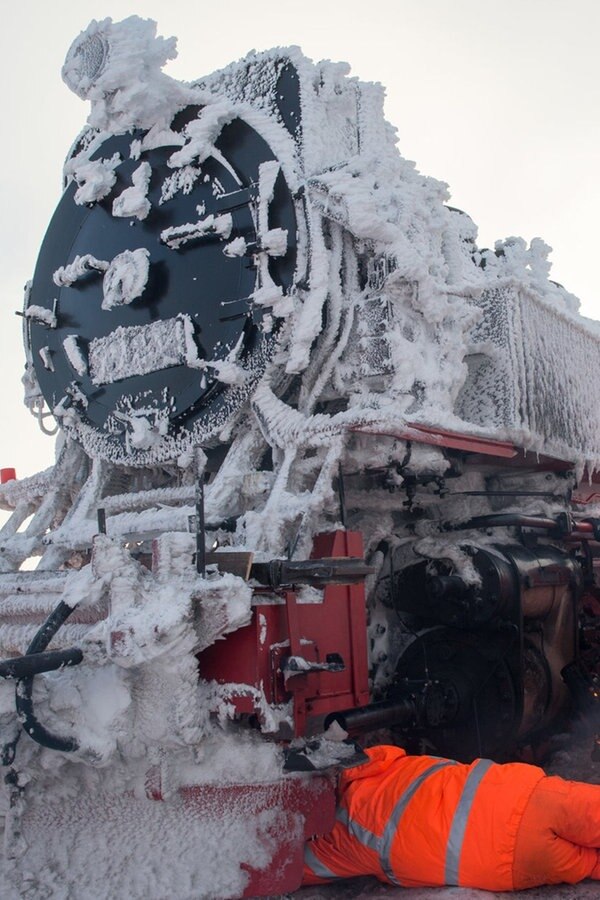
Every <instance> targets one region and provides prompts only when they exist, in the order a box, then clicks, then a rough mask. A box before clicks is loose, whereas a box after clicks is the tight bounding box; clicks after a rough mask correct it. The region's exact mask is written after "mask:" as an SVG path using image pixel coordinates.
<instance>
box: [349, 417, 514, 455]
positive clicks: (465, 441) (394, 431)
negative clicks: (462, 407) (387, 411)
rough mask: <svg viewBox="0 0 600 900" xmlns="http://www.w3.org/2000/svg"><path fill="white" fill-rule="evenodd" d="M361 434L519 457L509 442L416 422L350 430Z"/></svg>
mask: <svg viewBox="0 0 600 900" xmlns="http://www.w3.org/2000/svg"><path fill="white" fill-rule="evenodd" d="M350 430H351V431H355V432H357V433H359V434H373V435H381V436H382V437H393V438H399V439H400V440H402V441H415V442H416V443H420V444H433V445H435V446H439V447H448V449H452V450H465V451H466V452H468V453H481V454H483V455H484V456H498V457H501V458H503V459H505V458H506V459H510V458H512V457H515V456H517V454H518V453H519V450H518V448H517V447H515V445H514V444H511V443H510V442H509V441H496V440H493V439H492V438H486V437H481V436H479V435H473V434H460V433H459V432H457V431H447V430H446V429H444V428H433V427H432V426H430V425H421V424H419V423H416V422H407V423H406V425H402V426H401V427H398V428H390V429H387V428H381V427H379V426H377V425H360V426H356V427H354V428H351V429H350Z"/></svg>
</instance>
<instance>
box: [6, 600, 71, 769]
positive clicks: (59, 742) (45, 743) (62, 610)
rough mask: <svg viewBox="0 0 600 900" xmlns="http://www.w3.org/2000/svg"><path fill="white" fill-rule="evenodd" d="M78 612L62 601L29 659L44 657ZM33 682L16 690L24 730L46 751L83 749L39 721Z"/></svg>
mask: <svg viewBox="0 0 600 900" xmlns="http://www.w3.org/2000/svg"><path fill="white" fill-rule="evenodd" d="M74 609H75V607H74V606H69V604H68V603H64V602H63V601H62V600H61V602H60V603H59V604H58V606H57V607H56V608H55V609H54V610H53V611H52V612H51V613H50V615H49V616H48V618H47V619H46V621H45V622H44V624H43V625H42V627H41V628H40V629H39V631H38V632H37V634H36V635H35V637H34V638H33V640H32V642H31V643H30V645H29V647H28V648H27V652H26V654H25V655H26V656H29V655H30V654H32V653H42V652H43V651H44V650H45V649H46V647H47V646H48V644H49V643H50V641H51V640H52V638H53V637H54V635H55V634H56V632H57V631H58V629H59V628H60V626H61V625H62V624H63V623H64V622H65V621H66V620H67V619H68V618H69V616H70V615H71V613H72V612H73V610H74ZM33 679H34V676H33V675H28V676H26V677H25V678H19V680H18V681H17V686H16V690H15V705H16V708H17V717H18V720H19V722H20V723H21V725H22V727H23V730H24V731H25V732H26V733H27V734H28V735H29V737H30V738H31V739H32V740H34V741H36V742H37V743H38V744H41V745H42V747H47V748H48V749H49V750H61V751H62V752H63V753H71V752H73V751H74V750H77V749H78V748H79V742H78V741H77V740H75V738H62V737H58V736H57V735H55V734H52V732H50V731H48V730H47V729H46V728H45V727H44V726H43V725H42V724H41V722H39V721H38V720H37V718H36V716H35V713H34V710H33V697H32V695H33ZM14 744H15V746H16V740H15V741H14ZM9 746H10V745H9ZM7 750H8V747H5V748H4V751H3V757H4V758H6V757H7ZM8 756H10V753H8ZM13 758H14V753H13Z"/></svg>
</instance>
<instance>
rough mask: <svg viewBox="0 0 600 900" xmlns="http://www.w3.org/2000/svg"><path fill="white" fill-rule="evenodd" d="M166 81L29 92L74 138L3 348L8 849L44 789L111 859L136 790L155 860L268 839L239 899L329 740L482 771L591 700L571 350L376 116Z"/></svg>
mask: <svg viewBox="0 0 600 900" xmlns="http://www.w3.org/2000/svg"><path fill="white" fill-rule="evenodd" d="M132 48H133V49H132ZM172 50H173V48H172V46H171V45H170V44H169V42H164V41H163V40H162V39H157V38H156V37H155V31H154V28H153V26H152V23H144V22H141V20H137V19H135V17H132V19H131V20H126V22H123V23H117V24H114V23H112V22H111V21H110V20H105V21H104V22H100V23H97V22H95V23H92V25H91V26H90V27H89V28H88V29H87V31H86V32H84V33H83V34H82V35H81V36H80V37H79V38H78V39H77V40H76V41H75V43H74V44H73V46H72V48H71V50H70V52H69V56H68V57H67V62H66V64H65V69H64V71H63V75H64V78H65V81H67V83H68V84H69V86H70V87H72V88H73V89H74V90H76V91H77V93H79V94H80V96H82V97H84V98H87V99H90V100H91V102H92V113H91V115H90V118H89V120H88V122H89V124H88V126H87V127H86V128H85V129H84V130H83V132H82V133H81V135H80V136H79V137H78V138H77V140H76V141H75V143H74V145H73V147H72V149H71V151H70V153H69V156H68V158H67V161H66V164H65V184H64V193H63V196H62V198H61V200H60V202H59V204H58V207H57V210H56V213H55V215H54V218H53V219H52V221H51V223H50V225H49V228H48V232H47V235H46V237H45V240H44V242H43V245H42V248H41V250H40V255H39V259H38V262H37V267H36V270H35V273H34V276H33V279H32V282H31V283H30V284H29V285H28V288H27V290H26V296H25V303H24V308H23V314H22V315H23V327H24V342H25V351H26V372H25V377H24V384H25V396H26V403H27V404H28V405H29V407H30V409H31V410H32V412H33V413H34V414H35V415H36V417H37V418H38V419H39V422H40V424H41V425H42V427H43V428H44V429H47V421H48V419H49V418H51V419H52V420H53V421H54V423H55V424H56V426H57V427H58V432H59V433H58V439H57V440H58V443H57V448H58V449H57V460H56V464H55V466H54V467H53V468H52V469H51V470H48V471H47V472H43V473H40V474H39V475H37V476H34V477H33V478H28V479H23V480H21V481H17V480H9V481H7V482H6V483H5V484H3V485H2V488H1V489H0V503H1V504H2V506H3V508H5V509H10V510H11V511H12V516H11V519H10V520H9V522H8V523H7V525H6V526H4V528H3V529H2V532H1V536H0V573H1V574H0V597H1V599H0V619H1V622H2V624H0V647H1V651H0V655H1V656H3V657H5V659H4V661H3V662H1V663H0V674H1V675H2V676H3V678H4V681H3V682H2V683H1V684H0V687H1V688H2V691H3V698H4V699H3V703H2V718H1V731H0V738H1V743H2V760H3V764H4V766H5V771H6V778H5V788H6V791H7V796H8V797H9V803H8V805H9V809H8V811H7V819H6V829H7V834H8V835H9V839H7V845H8V846H9V847H11V848H12V850H11V851H10V853H9V856H10V857H11V858H13V859H18V858H19V853H20V851H19V845H20V841H21V840H22V839H23V838H24V839H25V840H26V841H27V840H29V845H30V853H29V856H28V865H29V866H31V865H33V866H34V868H35V863H32V861H31V860H32V854H31V846H32V844H33V845H35V846H36V850H35V853H33V856H34V857H35V859H36V860H39V868H40V870H42V869H43V867H44V866H46V865H47V863H48V859H47V856H44V855H43V853H42V850H41V849H40V847H39V846H37V845H36V844H35V840H36V839H35V835H36V834H37V835H39V833H40V829H41V828H42V824H41V823H42V819H43V817H42V814H41V813H40V808H41V806H40V804H43V805H44V807H45V813H44V815H47V811H48V808H49V807H48V804H49V803H50V802H51V799H52V797H54V796H59V795H60V803H59V804H58V806H57V809H58V808H59V807H60V808H62V809H64V794H65V791H66V792H67V793H68V792H69V791H68V790H67V788H66V787H65V786H66V785H67V786H70V787H69V790H70V792H71V795H72V796H77V797H78V798H79V799H78V800H77V803H81V802H84V805H85V804H88V803H89V804H91V805H90V807H89V810H88V812H89V815H87V814H86V825H85V827H86V828H93V827H96V826H95V825H94V822H95V821H96V819H97V820H98V821H100V820H102V822H101V824H103V825H105V826H106V827H108V825H107V823H110V828H111V829H112V830H114V831H115V833H117V834H118V833H120V832H119V831H118V829H119V827H120V826H119V824H118V822H121V821H125V819H126V818H127V816H126V814H125V813H123V815H122V817H121V818H119V817H120V816H121V812H120V810H121V806H120V804H121V803H122V802H124V801H123V800H122V798H123V797H126V796H127V797H129V796H130V794H131V792H133V795H134V796H135V797H136V798H137V795H138V794H139V792H140V790H141V791H142V793H143V794H144V796H145V797H149V798H153V799H154V800H157V801H162V802H159V803H158V804H155V806H154V807H153V809H160V810H161V811H160V812H159V813H155V812H152V813H151V814H150V813H149V812H148V808H147V806H144V812H143V814H142V813H140V812H139V809H140V807H136V810H137V812H136V815H142V816H148V815H151V817H152V816H154V817H156V816H157V817H158V818H157V819H156V822H163V823H164V822H167V821H168V822H169V823H171V819H170V818H169V817H171V816H177V815H178V816H179V817H180V820H181V821H182V822H183V823H184V825H185V829H186V830H187V831H188V832H189V831H190V829H191V832H190V833H193V828H194V827H195V825H194V823H197V822H198V821H199V819H198V816H199V815H200V812H199V810H200V811H201V813H202V815H204V816H205V817H208V819H209V820H210V818H211V815H212V818H213V819H214V817H215V815H214V811H215V810H216V809H217V808H218V815H217V818H220V817H222V816H223V815H227V814H231V816H232V817H233V818H232V821H233V820H234V819H235V817H236V816H238V817H239V816H242V815H247V814H248V813H249V812H250V811H252V814H253V815H254V814H256V816H257V819H259V818H260V815H262V814H263V813H265V815H266V812H269V811H270V813H272V814H273V815H274V812H273V811H274V810H276V811H277V815H279V816H280V818H279V819H277V823H278V824H277V829H276V830H277V831H278V837H277V839H275V837H274V835H273V828H272V824H273V823H272V822H271V824H270V825H269V824H268V823H267V824H265V823H263V825H261V828H262V829H263V830H262V831H261V832H260V841H262V847H263V849H264V848H265V847H268V848H270V849H269V851H268V853H267V857H268V859H267V861H266V862H265V861H263V863H262V864H261V865H260V866H257V865H256V859H255V858H254V857H253V858H252V859H245V858H243V857H240V859H239V860H238V862H239V864H240V865H239V867H238V866H237V865H234V866H233V867H232V868H233V869H235V873H234V874H232V875H231V883H229V882H228V883H227V884H226V885H225V886H222V887H221V891H222V893H221V894H218V895H219V896H241V895H243V896H251V895H258V894H265V893H272V892H274V891H278V892H280V891H282V890H289V889H293V888H294V887H296V886H298V884H299V878H300V874H299V873H300V867H301V849H302V840H303V836H304V834H305V833H306V834H310V833H315V832H316V831H318V830H322V831H326V830H327V828H328V827H329V826H330V825H331V821H332V815H333V788H332V775H331V773H332V772H333V771H335V768H336V767H337V766H344V765H350V764H353V763H355V762H356V761H357V760H358V759H360V753H361V751H360V749H359V745H360V744H364V742H365V741H368V740H376V739H377V738H378V737H380V736H381V735H382V734H384V735H385V739H386V740H388V741H389V740H393V741H398V742H400V743H402V744H403V745H405V746H407V747H409V748H410V749H411V750H412V751H413V752H425V751H426V752H434V753H439V754H443V755H449V756H453V757H454V758H458V759H461V760H471V759H473V758H475V757H477V756H493V757H494V758H496V759H506V758H514V757H515V756H516V755H523V754H525V753H530V754H531V753H535V752H538V751H539V748H540V747H541V745H542V744H543V742H544V740H545V739H546V738H547V737H548V736H549V735H551V734H553V733H555V732H556V731H557V730H559V729H562V728H564V727H566V725H567V723H568V722H569V720H570V719H572V717H573V715H574V714H577V713H578V712H579V711H580V710H581V709H582V708H585V707H586V705H587V704H588V703H590V702H591V701H592V698H593V696H594V695H595V693H596V680H595V677H596V670H597V666H598V659H599V652H598V646H599V630H598V621H599V620H598V612H599V611H600V606H599V601H600V596H599V593H598V581H597V559H598V547H599V546H600V516H599V515H598V502H599V501H600V492H598V493H597V488H596V487H595V484H596V479H595V476H594V464H595V462H596V461H597V460H598V459H599V458H600V418H599V417H598V413H597V410H595V409H592V408H590V407H589V405H588V403H587V401H586V400H585V398H586V397H589V396H594V395H595V393H596V392H595V390H594V388H593V384H594V383H595V382H597V381H598V378H599V376H598V371H599V368H598V366H596V365H595V364H594V362H595V360H597V358H598V351H599V348H600V331H598V328H597V326H596V325H595V323H592V322H589V321H586V320H584V319H583V318H581V317H580V316H579V315H578V313H577V311H576V308H575V302H574V298H572V296H571V295H570V294H568V292H567V291H565V290H564V289H563V288H562V287H561V286H560V285H557V284H555V283H554V282H552V281H550V280H549V279H548V268H549V266H548V264H547V248H546V247H545V245H543V243H542V242H541V241H537V240H536V241H534V242H532V244H531V246H530V247H527V246H526V245H525V243H524V242H523V241H521V240H519V239H515V238H511V239H509V240H508V241H506V242H500V243H498V244H497V245H496V248H495V249H494V250H483V249H480V248H478V246H477V244H476V240H475V239H476V231H475V228H474V225H473V223H472V221H471V220H470V218H469V217H468V216H467V215H466V214H465V213H463V212H461V211H459V210H456V209H454V208H452V207H450V206H448V205H447V199H448V198H447V194H446V188H445V185H443V184H441V183H440V182H437V181H435V180H434V179H431V178H425V177H423V176H421V175H420V174H419V173H418V172H417V171H416V170H415V169H414V166H413V165H412V164H411V163H408V162H407V161H406V160H404V159H403V158H402V157H401V156H400V154H399V153H398V151H397V148H396V146H395V136H394V133H393V130H392V129H391V127H390V126H389V125H388V124H387V123H386V122H385V120H384V118H383V113H382V99H383V94H382V90H381V88H380V87H379V86H376V85H370V84H363V83H361V82H359V81H358V80H357V79H354V78H350V77H348V73H347V69H346V68H345V67H344V66H343V65H335V64H332V63H328V62H327V63H319V64H317V65H314V64H312V63H311V62H309V61H308V60H307V59H305V58H304V57H303V56H302V55H301V53H300V52H299V51H298V50H297V49H293V48H292V49H291V50H286V51H282V50H275V51H270V52H267V53H262V54H251V55H250V56H249V57H247V58H246V59H244V60H242V61H240V62H238V63H234V64H232V65H231V66H229V67H228V68H226V69H224V70H223V71H220V72H217V73H215V74H213V75H211V76H208V77H206V78H204V79H202V80H200V81H198V82H196V83H194V84H192V85H180V84H178V83H177V82H174V81H173V80H172V79H169V78H167V76H165V75H163V74H162V72H161V71H160V68H161V65H162V63H163V62H164V61H165V58H166V57H168V55H169V54H172ZM124 61H125V63H127V65H125V66H124V65H123V63H124ZM142 61H143V62H142ZM598 387H600V385H598ZM31 558H35V559H36V566H35V568H34V569H32V570H30V569H26V568H22V567H23V565H24V563H25V561H26V560H28V559H31ZM15 681H16V691H15ZM206 748H208V750H207V749H206ZM227 748H233V750H231V749H229V750H227ZM227 753H229V754H233V756H239V759H240V760H241V759H246V760H248V764H247V765H246V768H244V765H243V764H242V763H241V762H240V763H239V765H237V767H236V766H233V764H231V766H229V767H228V766H224V765H222V764H221V763H220V762H219V760H222V759H223V754H225V755H227ZM265 754H268V756H265ZM227 758H230V757H227ZM265 759H267V760H268V762H269V766H270V773H271V774H270V775H269V777H268V778H265V777H263V776H262V775H261V772H260V771H259V770H260V768H261V765H262V764H263V762H264V760H265ZM232 769H233V770H234V775H233V776H231V770H232ZM211 772H212V775H211ZM273 772H275V775H273ZM215 773H216V774H215ZM230 776H231V777H230ZM94 779H96V780H94ZM28 781H29V782H31V784H29V785H27V786H26V782H28ZM217 782H218V783H217ZM140 784H142V785H143V789H140ZM106 791H109V792H110V796H111V799H110V801H106V798H105V799H104V800H103V801H102V803H100V802H99V801H98V803H99V805H98V806H93V801H92V799H90V798H93V797H94V796H95V797H96V798H98V797H99V796H100V794H101V793H102V792H106ZM103 796H104V794H103ZM82 797H83V798H85V799H84V801H82V799H81V798H82ZM224 797H225V799H223V798H224ZM115 798H120V799H119V800H116V799H115ZM174 798H175V799H174ZM219 798H220V799H219ZM57 802H58V801H57ZM131 802H132V803H134V802H140V803H141V802H142V801H138V800H137V799H136V800H135V801H134V800H131ZM148 802H149V801H148ZM36 803H37V804H38V806H36ZM61 804H63V806H61ZM215 804H216V805H215ZM99 808H100V809H102V810H104V811H106V809H108V808H110V810H111V811H112V812H111V816H113V818H114V820H113V818H111V817H110V816H109V815H108V813H106V815H105V814H104V812H103V813H102V815H98V812H97V810H98V809H99ZM86 809H87V807H86ZM224 810H226V811H227V812H224ZM232 811H233V812H232ZM259 813H260V814H259ZM281 816H283V817H284V819H281ZM286 816H287V817H288V818H285V817H286ZM290 816H292V819H293V821H292V819H290V818H289V817H290ZM294 816H295V817H296V818H293V817H294ZM161 817H162V818H161ZM267 818H268V817H267ZM116 820H118V822H116ZM55 821H56V823H57V833H58V832H60V833H61V834H64V833H71V832H69V828H71V830H72V829H73V828H74V829H75V830H76V831H78V830H79V829H80V828H81V827H82V825H81V821H80V819H78V818H77V816H75V817H73V816H72V815H71V813H69V815H67V814H65V813H58V812H57V813H56V820H55ZM152 821H153V822H154V821H155V819H154V818H153V819H152ZM265 822H266V819H265ZM282 822H284V824H283V825H282V824H281V823H282ZM298 822H300V826H299V825H298ZM98 827H100V826H98ZM162 827H163V826H162V825H161V828H162ZM169 827H171V826H170V825H169ZM232 828H233V825H232ZM269 828H271V831H269ZM36 829H37V830H36ZM65 830H66V831H65ZM183 830H184V829H183V826H182V828H181V830H177V835H178V836H179V837H178V840H179V839H182V838H181V835H182V833H183ZM78 833H79V832H78ZM232 833H233V832H232ZM28 834H29V835H33V836H34V837H30V838H29V839H28V837H27V835H28ZM269 835H270V836H269ZM57 840H58V838H57ZM61 840H62V838H61ZM269 841H270V843H269ZM50 843H51V844H52V841H51V842H50ZM136 846H137V845H136ZM52 848H53V849H50V850H46V851H44V853H46V854H52V853H53V854H55V856H54V863H55V870H56V871H59V870H60V871H61V877H67V878H68V877H70V876H69V874H68V871H67V870H68V869H69V866H66V865H63V866H62V868H61V864H60V862H57V861H56V860H57V859H59V858H60V853H58V851H57V850H56V847H55V845H54V844H52ZM172 851H173V848H172V847H171V848H170V849H169V846H168V841H165V846H164V854H167V855H168V853H169V852H172ZM73 852H74V853H75V855H76V852H75V851H73ZM140 852H141V851H140ZM152 852H153V853H158V852H160V853H163V850H162V849H161V850H160V851H158V850H157V849H156V847H154V848H153V851H152ZM265 852H267V851H266V850H265ZM36 854H37V856H36ZM81 854H82V856H84V855H85V854H84V850H83V849H82V850H81ZM142 855H143V854H142ZM143 858H144V859H146V857H143ZM161 858H162V857H161ZM165 859H166V856H165ZM236 859H237V857H236ZM69 865H72V860H71V862H70V863H69ZM182 865H183V864H182ZM199 865H200V864H199V863H198V862H197V860H196V861H195V862H194V861H193V860H192V861H190V859H189V858H188V857H187V856H186V863H185V865H184V868H185V867H187V868H188V869H189V870H190V871H192V875H191V876H190V878H191V879H192V881H190V885H191V884H192V883H194V884H196V887H197V883H196V882H193V877H198V872H197V869H198V866H199ZM56 866H57V867H58V868H56ZM160 867H161V864H158V868H159V869H160ZM194 867H195V868H194ZM65 873H66V874H65ZM194 873H195V874H194ZM240 873H241V874H240ZM282 873H283V874H282ZM192 876H193V877H192ZM103 877H106V873H105V874H104V876H103ZM120 877H123V876H122V871H121V874H120ZM149 877H150V876H149ZM152 877H153V878H154V881H152V880H151V881H149V882H148V885H146V886H145V887H144V891H145V893H146V894H147V895H148V896H164V894H161V893H160V891H161V890H164V883H163V882H161V880H160V877H158V876H157V875H156V871H155V870H153V876H152ZM240 879H241V880H240ZM165 883H166V882H165ZM188 887H189V886H188ZM187 890H188V888H186V889H185V890H184V889H183V888H182V892H181V894H177V896H182V897H183V896H188V895H189V896H192V894H193V891H192V888H191V887H189V894H188V893H186V891H187ZM152 891H155V892H158V893H152ZM172 895H174V894H172ZM202 895H203V896H204V894H202ZM215 896H217V894H215Z"/></svg>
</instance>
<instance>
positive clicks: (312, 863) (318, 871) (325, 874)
mask: <svg viewBox="0 0 600 900" xmlns="http://www.w3.org/2000/svg"><path fill="white" fill-rule="evenodd" d="M304 862H305V863H306V865H307V866H308V868H309V869H312V871H313V872H314V874H315V875H316V876H317V878H339V877H340V876H339V875H335V874H334V873H333V872H332V871H331V869H328V868H327V866H324V865H323V863H322V862H321V861H320V860H318V859H317V857H316V856H315V854H314V853H313V852H312V850H311V849H310V846H309V844H305V845H304Z"/></svg>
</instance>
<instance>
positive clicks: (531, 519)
mask: <svg viewBox="0 0 600 900" xmlns="http://www.w3.org/2000/svg"><path fill="white" fill-rule="evenodd" d="M511 526H518V527H519V528H543V529H544V530H545V531H553V530H554V529H555V528H558V527H559V523H558V522H557V521H555V520H554V519H546V518H541V517H539V518H538V517H536V516H524V515H521V514H520V513H494V514H492V515H489V516H475V518H474V519H469V520H468V521H467V522H459V523H458V524H457V525H454V524H453V525H451V524H446V525H445V526H444V527H445V530H446V531H461V530H464V529H466V528H503V527H511Z"/></svg>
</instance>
